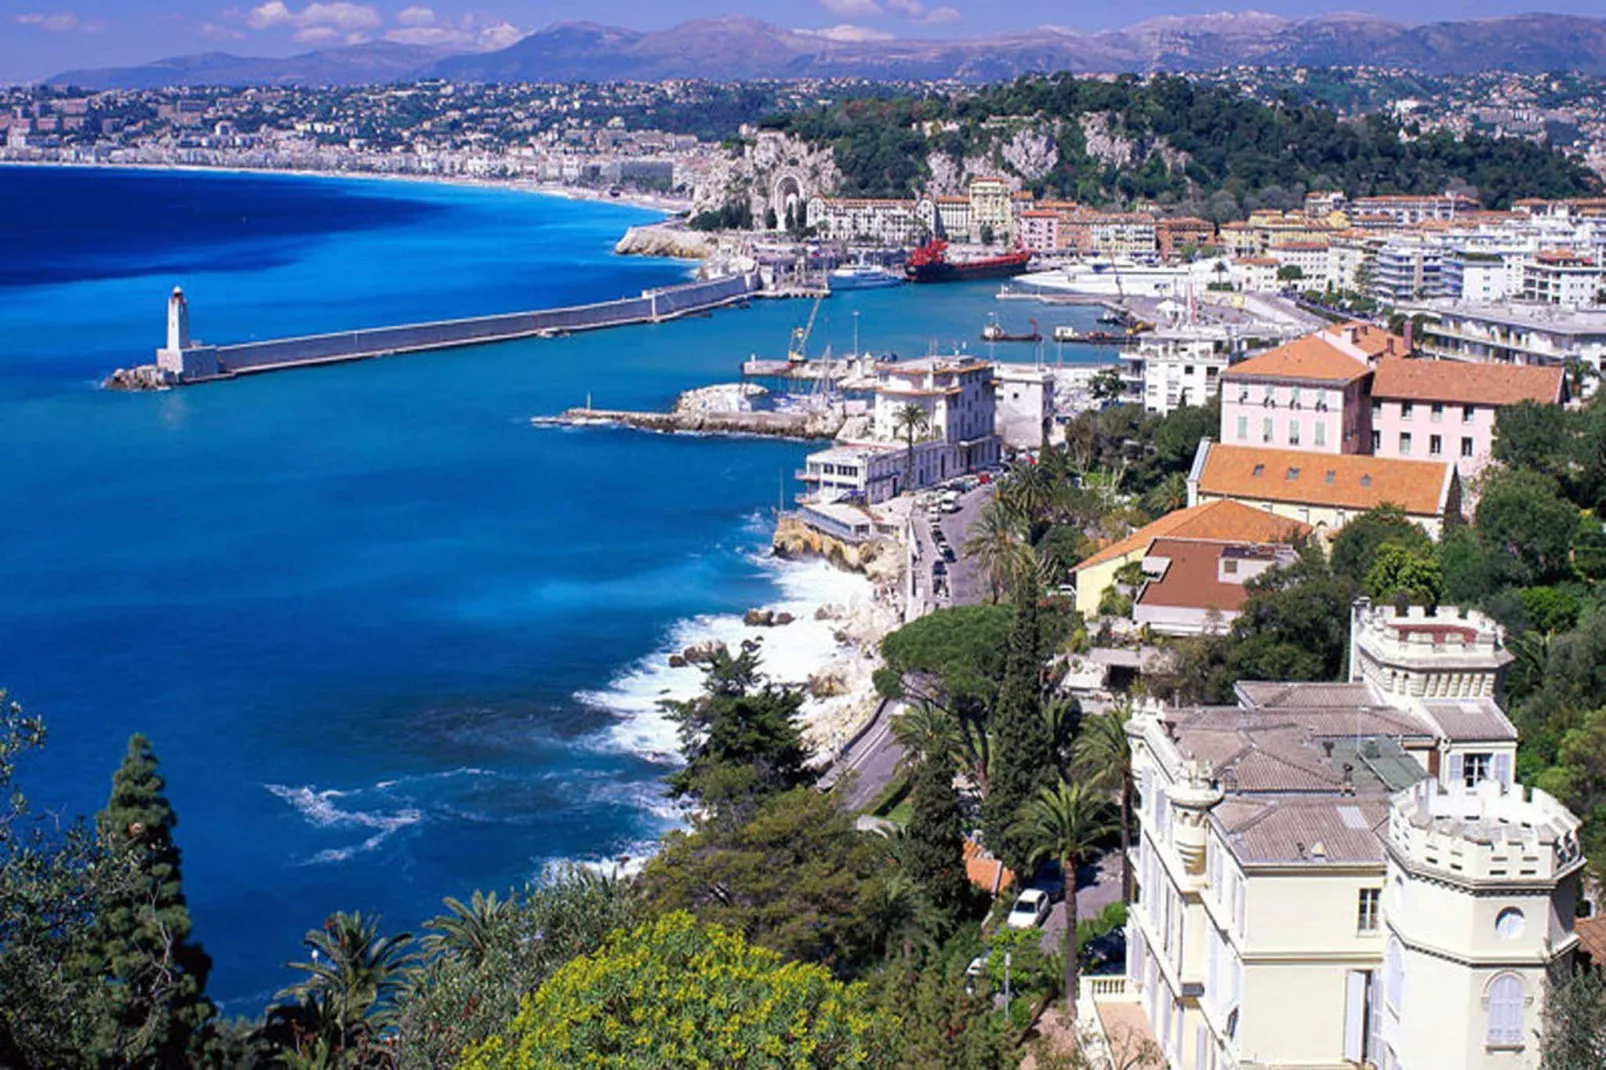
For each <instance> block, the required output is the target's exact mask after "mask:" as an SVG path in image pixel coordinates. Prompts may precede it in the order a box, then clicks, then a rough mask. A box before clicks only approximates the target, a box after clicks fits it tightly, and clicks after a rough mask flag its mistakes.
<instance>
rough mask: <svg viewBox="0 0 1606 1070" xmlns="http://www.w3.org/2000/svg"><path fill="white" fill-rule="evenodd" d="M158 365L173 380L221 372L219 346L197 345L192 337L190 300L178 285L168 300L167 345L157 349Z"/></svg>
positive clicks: (199, 377) (201, 377) (206, 377)
mask: <svg viewBox="0 0 1606 1070" xmlns="http://www.w3.org/2000/svg"><path fill="white" fill-rule="evenodd" d="M156 366H157V367H158V368H160V369H161V370H162V373H163V374H164V375H165V376H166V377H167V378H168V380H169V381H182V382H195V381H197V380H200V379H211V378H215V377H216V376H217V375H218V374H219V372H220V371H221V369H220V368H219V367H218V359H217V347H216V346H201V345H196V344H195V340H194V339H193V338H191V337H190V306H189V302H187V301H185V300H184V291H183V290H182V289H180V288H179V287H177V286H175V287H173V295H172V296H171V297H169V298H168V299H167V344H166V345H164V346H162V348H161V349H158V350H157V351H156Z"/></svg>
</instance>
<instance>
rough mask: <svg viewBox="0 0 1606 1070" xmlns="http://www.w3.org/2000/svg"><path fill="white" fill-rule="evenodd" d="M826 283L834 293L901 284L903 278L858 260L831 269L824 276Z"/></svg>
mask: <svg viewBox="0 0 1606 1070" xmlns="http://www.w3.org/2000/svg"><path fill="white" fill-rule="evenodd" d="M826 283H827V285H828V286H830V288H831V290H832V292H833V293H834V292H836V291H837V290H871V289H877V288H879V287H882V286H902V285H903V283H904V278H903V276H902V275H898V274H894V273H893V272H891V271H888V270H887V269H886V268H884V267H878V266H876V265H875V264H866V263H864V262H863V261H860V262H859V263H857V264H849V265H847V266H845V267H839V268H837V269H836V270H834V271H832V272H831V273H830V274H829V275H827V276H826Z"/></svg>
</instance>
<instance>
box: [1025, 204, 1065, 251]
mask: <svg viewBox="0 0 1606 1070" xmlns="http://www.w3.org/2000/svg"><path fill="white" fill-rule="evenodd" d="M1020 241H1021V244H1022V245H1024V246H1025V247H1026V248H1028V249H1031V250H1034V251H1036V252H1043V253H1046V252H1052V251H1053V250H1056V249H1058V248H1060V214H1059V213H1058V212H1055V211H1052V210H1046V209H1042V208H1032V209H1029V210H1027V211H1024V212H1022V213H1021V214H1020Z"/></svg>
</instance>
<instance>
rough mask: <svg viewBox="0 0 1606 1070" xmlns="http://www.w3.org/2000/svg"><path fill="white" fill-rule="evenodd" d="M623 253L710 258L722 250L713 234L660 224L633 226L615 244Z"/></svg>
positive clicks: (618, 250)
mask: <svg viewBox="0 0 1606 1070" xmlns="http://www.w3.org/2000/svg"><path fill="white" fill-rule="evenodd" d="M613 251H614V252H615V253H617V254H619V255H620V256H667V257H672V258H674V259H676V260H707V259H709V258H710V257H712V256H713V255H714V254H715V253H716V252H718V251H719V241H718V239H716V238H715V237H713V236H712V235H710V234H707V233H705V232H703V231H699V230H687V229H685V228H684V227H676V226H666V225H663V224H660V223H653V224H648V225H646V226H640V227H631V228H630V229H629V230H627V231H625V235H624V237H622V238H620V239H619V241H618V242H617V243H615V245H614V247H613Z"/></svg>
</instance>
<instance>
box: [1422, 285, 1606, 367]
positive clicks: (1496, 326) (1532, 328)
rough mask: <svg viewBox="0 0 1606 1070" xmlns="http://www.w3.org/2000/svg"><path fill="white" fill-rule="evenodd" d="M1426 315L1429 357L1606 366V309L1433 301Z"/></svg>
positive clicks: (1425, 307)
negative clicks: (1604, 363) (1573, 362)
mask: <svg viewBox="0 0 1606 1070" xmlns="http://www.w3.org/2000/svg"><path fill="white" fill-rule="evenodd" d="M1405 311H1407V312H1425V313H1427V314H1428V316H1429V317H1430V318H1429V319H1428V321H1427V322H1426V323H1425V324H1424V326H1423V329H1422V333H1423V335H1424V337H1423V339H1422V341H1421V345H1422V349H1423V351H1424V352H1425V353H1427V354H1428V355H1430V356H1436V357H1449V358H1452V359H1455V360H1470V361H1480V362H1489V363H1506V364H1545V365H1555V364H1566V363H1568V362H1570V361H1580V362H1582V363H1584V364H1586V365H1588V366H1589V367H1591V368H1593V369H1595V370H1597V371H1599V370H1600V369H1601V367H1602V363H1603V362H1606V308H1576V309H1575V308H1565V307H1562V306H1559V305H1526V304H1513V303H1499V304H1489V305H1482V304H1472V303H1467V302H1452V301H1432V302H1423V303H1421V304H1419V305H1415V306H1409V307H1407V308H1406V309H1405Z"/></svg>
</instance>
